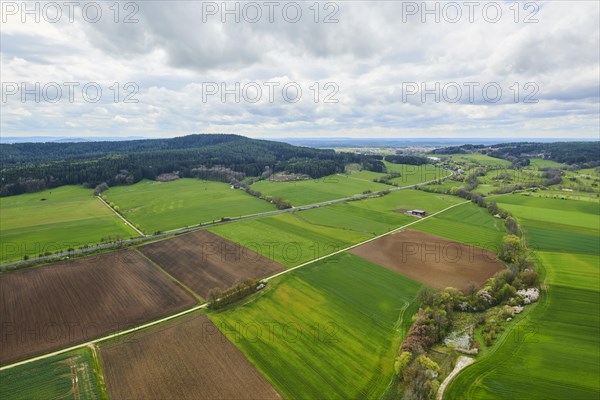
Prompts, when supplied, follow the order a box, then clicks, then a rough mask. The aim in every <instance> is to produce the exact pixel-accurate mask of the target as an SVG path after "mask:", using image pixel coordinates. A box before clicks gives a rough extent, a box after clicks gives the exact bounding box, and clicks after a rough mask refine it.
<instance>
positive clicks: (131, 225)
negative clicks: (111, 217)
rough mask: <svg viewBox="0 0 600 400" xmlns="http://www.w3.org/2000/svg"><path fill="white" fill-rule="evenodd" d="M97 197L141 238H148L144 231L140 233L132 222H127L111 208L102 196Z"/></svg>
mask: <svg viewBox="0 0 600 400" xmlns="http://www.w3.org/2000/svg"><path fill="white" fill-rule="evenodd" d="M96 197H97V198H98V200H100V201H101V202H102V203H104V205H105V206H106V207H108V208H109V209H110V211H112V212H114V213H115V214H116V215H117V217H119V218H121V220H122V221H123V222H125V223H126V224H127V225H128V226H129V227H131V228H132V229H133V230H134V231H136V232H137V233H138V234H139V235H140V236H142V237H146V236H147V235H146V234H144V233H142V231H140V230H139V229H138V228H136V227H135V226H134V225H133V224H132V223H131V222H129V221H127V219H125V217H124V216H122V215H121V214H119V213H118V212H117V211H116V210H115V209H114V208H112V207H111V206H110V204H108V203H107V202H106V201H105V200H104V199H103V198H102V196H96Z"/></svg>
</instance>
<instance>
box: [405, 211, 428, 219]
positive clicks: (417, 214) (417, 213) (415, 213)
mask: <svg viewBox="0 0 600 400" xmlns="http://www.w3.org/2000/svg"><path fill="white" fill-rule="evenodd" d="M408 214H410V215H414V216H415V217H424V216H425V215H426V214H427V212H426V211H424V210H410V211H409V212H408Z"/></svg>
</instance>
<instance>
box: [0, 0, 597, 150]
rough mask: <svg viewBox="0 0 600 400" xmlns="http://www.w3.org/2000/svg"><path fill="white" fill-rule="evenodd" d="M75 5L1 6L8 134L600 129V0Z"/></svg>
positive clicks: (542, 133)
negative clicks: (425, 6)
mask: <svg viewBox="0 0 600 400" xmlns="http://www.w3.org/2000/svg"><path fill="white" fill-rule="evenodd" d="M75 3H78V5H77V6H74V8H70V7H69V6H65V5H64V3H63V1H58V2H56V3H44V2H32V3H29V4H28V5H27V10H24V9H23V7H22V5H21V1H18V2H10V1H2V27H1V28H2V29H1V32H2V33H1V53H0V57H1V76H2V78H1V79H2V122H1V131H2V132H1V133H2V135H3V136H76V137H85V136H145V137H172V136H180V135H184V134H190V133H214V132H227V133H237V134H242V135H247V136H252V137H264V138H269V137H270V138H277V137H278V138H282V137H326V136H329V137H333V136H338V137H350V136H355V137H424V138H432V137H512V138H514V137H522V138H526V137H531V138H534V137H557V138H558V137H560V138H583V137H587V138H594V137H596V138H597V137H598V135H599V124H600V105H599V101H600V98H599V97H600V82H599V79H600V78H599V76H600V63H599V58H600V54H599V51H600V50H599V49H600V39H599V35H600V33H599V30H600V28H599V20H600V9H599V2H598V1H585V2H571V1H548V2H544V1H542V2H531V3H527V5H526V4H525V3H523V2H521V3H518V4H517V6H515V2H514V1H509V2H503V1H497V2H474V4H471V3H469V2H460V1H459V2H450V3H448V2H429V3H427V7H428V10H423V5H422V2H421V1H419V2H400V1H397V2H394V1H385V2H369V3H366V2H359V1H337V2H320V3H317V4H316V5H315V4H314V2H313V1H310V2H297V3H290V2H283V1H282V2H277V1H274V2H271V3H269V2H262V1H258V2H255V3H238V2H228V3H227V5H226V7H227V10H225V9H224V6H223V3H222V2H221V1H218V2H194V1H181V2H173V1H169V2H166V1H150V2H144V1H137V2H121V3H119V6H118V7H115V6H113V3H114V1H108V2H102V1H98V2H95V3H94V2H92V3H88V2H75ZM426 11H429V13H426ZM98 12H101V15H100V14H99V13H98ZM71 17H72V19H73V20H71ZM36 19H39V22H36ZM236 19H237V21H236ZM436 19H437V20H438V21H436ZM23 21H24V22H23ZM223 21H224V22H223ZM84 87H85V93H84V90H83V88H84ZM57 88H60V90H61V92H60V93H59V92H58V91H57ZM98 88H99V89H100V90H101V91H102V93H101V94H99V93H98V92H97V90H98ZM23 89H25V90H26V91H23ZM424 89H425V90H426V92H423V90H424ZM300 91H301V94H300ZM499 91H501V93H500V92H499ZM70 95H72V97H73V98H72V99H70ZM86 95H87V97H86ZM36 97H38V99H36ZM236 97H237V98H236ZM36 100H39V102H38V101H36Z"/></svg>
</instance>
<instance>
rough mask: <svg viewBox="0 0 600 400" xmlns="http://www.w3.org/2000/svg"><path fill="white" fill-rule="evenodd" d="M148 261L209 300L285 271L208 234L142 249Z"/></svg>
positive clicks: (173, 240)
mask: <svg viewBox="0 0 600 400" xmlns="http://www.w3.org/2000/svg"><path fill="white" fill-rule="evenodd" d="M138 250H139V251H141V252H142V253H143V254H144V255H145V256H146V257H148V258H150V259H151V260H152V261H154V262H155V263H157V264H158V265H160V266H161V267H162V268H163V269H164V270H165V271H167V272H168V273H169V274H171V275H172V276H174V277H175V278H177V279H178V280H179V281H180V282H182V283H183V284H184V285H186V286H188V287H189V288H191V289H192V290H193V291H194V292H196V293H197V294H199V295H200V296H202V297H204V298H205V299H206V296H207V294H208V291H209V290H210V289H212V288H217V287H218V288H221V289H228V288H230V287H231V286H233V284H234V283H235V282H236V281H238V280H242V279H244V278H254V279H256V278H263V277H266V276H269V275H272V274H274V273H276V272H279V271H283V270H284V269H285V267H284V266H283V265H281V264H279V263H277V262H275V261H273V260H270V259H268V258H266V257H264V256H262V255H260V254H258V253H256V252H254V251H252V250H250V249H247V248H245V247H243V246H240V245H239V244H236V243H234V242H231V241H229V240H226V239H223V238H222V237H220V236H217V235H215V234H213V233H211V232H208V231H197V232H193V233H188V234H185V235H181V236H177V237H175V238H173V239H169V240H162V241H160V242H155V243H151V244H148V245H145V246H142V247H139V248H138Z"/></svg>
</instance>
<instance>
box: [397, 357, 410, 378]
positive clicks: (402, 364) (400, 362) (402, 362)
mask: <svg viewBox="0 0 600 400" xmlns="http://www.w3.org/2000/svg"><path fill="white" fill-rule="evenodd" d="M411 361H412V354H411V353H410V352H408V351H404V352H402V354H400V355H399V356H398V357H396V361H395V362H394V370H395V371H396V375H398V376H400V375H401V374H402V371H403V370H404V368H406V366H407V365H408V364H409V363H410V362H411Z"/></svg>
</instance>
